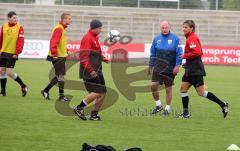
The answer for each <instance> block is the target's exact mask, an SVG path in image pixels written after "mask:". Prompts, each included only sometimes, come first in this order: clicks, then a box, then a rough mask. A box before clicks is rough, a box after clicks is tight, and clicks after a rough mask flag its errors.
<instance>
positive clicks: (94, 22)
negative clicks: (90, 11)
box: [90, 19, 102, 29]
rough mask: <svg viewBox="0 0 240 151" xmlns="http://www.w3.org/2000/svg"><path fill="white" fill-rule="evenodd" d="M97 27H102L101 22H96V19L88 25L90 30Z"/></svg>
mask: <svg viewBox="0 0 240 151" xmlns="http://www.w3.org/2000/svg"><path fill="white" fill-rule="evenodd" d="M99 27H102V22H101V21H99V20H97V19H94V20H92V21H91V23H90V28H91V29H96V28H99Z"/></svg>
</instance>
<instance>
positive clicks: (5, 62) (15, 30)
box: [0, 11, 27, 96]
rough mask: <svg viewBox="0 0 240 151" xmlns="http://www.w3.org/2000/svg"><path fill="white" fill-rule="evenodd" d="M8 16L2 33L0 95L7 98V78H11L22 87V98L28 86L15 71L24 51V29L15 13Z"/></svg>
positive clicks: (0, 44)
mask: <svg viewBox="0 0 240 151" xmlns="http://www.w3.org/2000/svg"><path fill="white" fill-rule="evenodd" d="M7 16H8V22H7V23H5V24H3V26H2V28H1V32H0V33H1V34H0V82H1V88H2V90H1V93H0V95H2V96H6V84H7V76H9V77H11V78H12V79H13V80H15V81H16V82H17V83H18V84H19V85H20V86H21V91H22V96H25V95H26V94H27V86H26V84H24V83H23V81H22V80H21V78H20V77H19V75H17V74H16V73H15V72H14V71H13V68H14V66H15V63H16V61H17V60H18V55H19V54H20V53H21V52H22V50H23V46H24V29H23V27H22V26H21V25H20V24H19V23H18V20H17V14H16V13H15V12H13V11H10V12H9V13H8V15H7Z"/></svg>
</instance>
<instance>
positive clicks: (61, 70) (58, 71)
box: [47, 56, 66, 76]
mask: <svg viewBox="0 0 240 151" xmlns="http://www.w3.org/2000/svg"><path fill="white" fill-rule="evenodd" d="M47 60H49V61H52V65H53V67H54V69H55V75H56V76H59V75H65V74H66V66H65V63H66V58H57V59H53V57H51V56H48V58H47Z"/></svg>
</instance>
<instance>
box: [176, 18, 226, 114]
mask: <svg viewBox="0 0 240 151" xmlns="http://www.w3.org/2000/svg"><path fill="white" fill-rule="evenodd" d="M183 33H184V35H185V37H186V45H185V52H184V54H183V58H184V59H186V64H185V65H184V67H185V73H184V75H183V77H182V84H181V88H180V92H181V97H182V105H183V113H182V114H181V115H180V116H179V117H182V118H189V117H190V114H189V110H188V103H189V97H188V90H189V88H190V87H191V86H192V85H193V86H194V87H195V89H196V91H197V93H198V95H199V96H202V97H205V98H207V99H209V100H211V101H213V102H215V103H217V104H218V105H219V106H220V107H221V109H222V113H223V118H225V117H226V116H227V114H228V103H227V102H223V101H221V100H220V99H219V98H217V97H216V96H215V95H214V94H213V93H211V92H208V91H207V90H206V87H205V86H204V81H203V76H206V73H205V69H204V65H203V63H202V60H201V57H202V55H203V52H202V46H201V43H200V40H199V38H198V37H197V35H196V34H195V23H194V21H192V20H186V21H184V23H183Z"/></svg>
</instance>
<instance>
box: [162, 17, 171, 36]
mask: <svg viewBox="0 0 240 151" xmlns="http://www.w3.org/2000/svg"><path fill="white" fill-rule="evenodd" d="M160 29H161V32H162V34H163V35H167V34H168V33H169V32H170V29H171V26H170V24H169V22H168V21H166V20H164V21H162V22H161V24H160Z"/></svg>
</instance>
